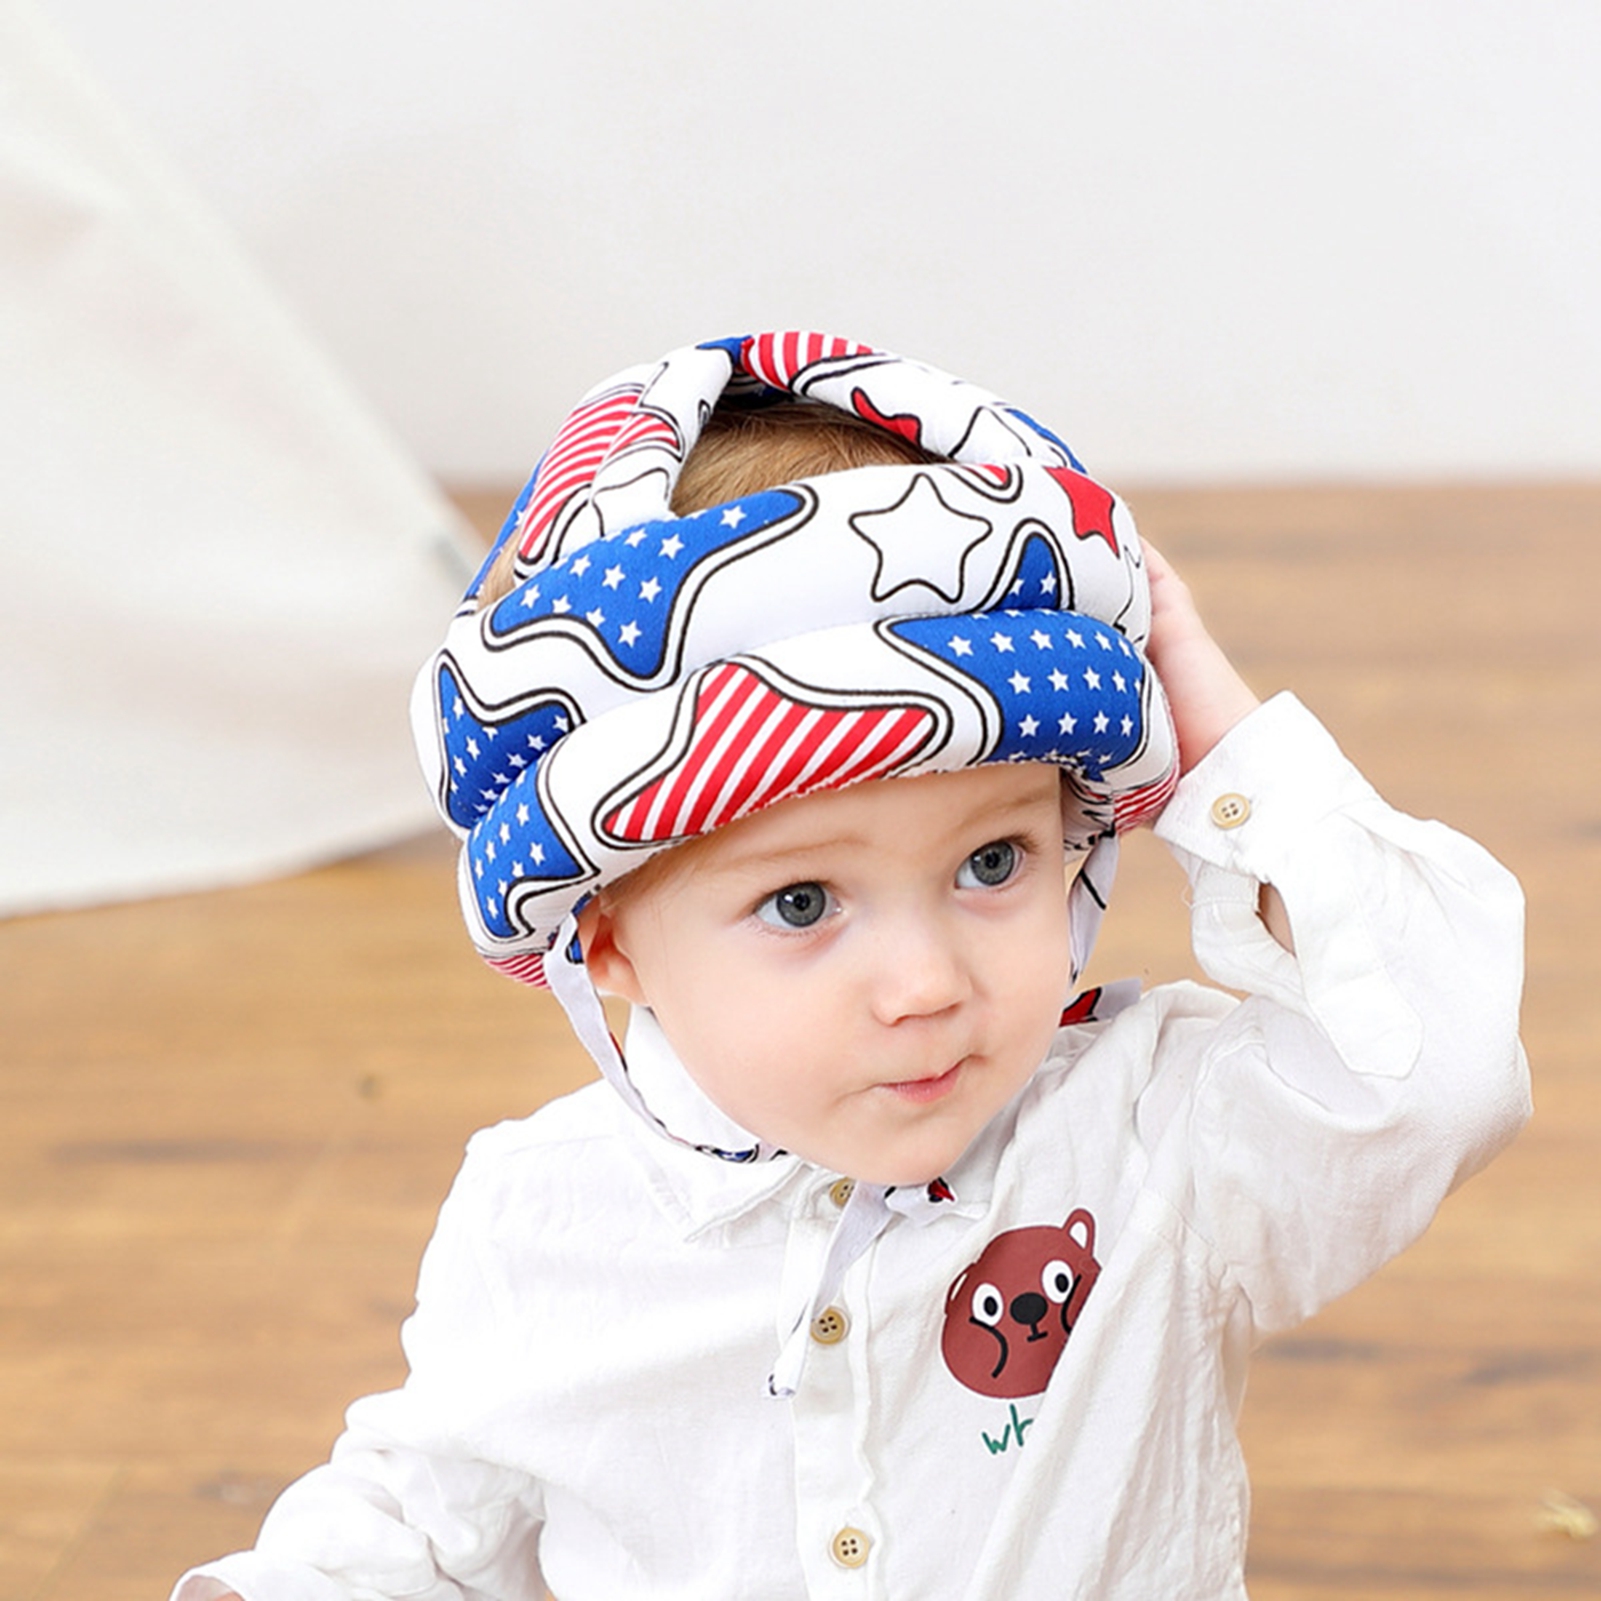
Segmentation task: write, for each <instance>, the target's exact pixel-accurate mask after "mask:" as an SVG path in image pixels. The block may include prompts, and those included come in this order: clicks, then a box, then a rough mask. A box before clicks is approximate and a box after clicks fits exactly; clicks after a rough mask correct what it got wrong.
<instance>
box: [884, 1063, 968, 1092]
mask: <svg viewBox="0 0 1601 1601" xmlns="http://www.w3.org/2000/svg"><path fill="white" fill-rule="evenodd" d="M966 1060H967V1058H966V1057H965V1056H964V1057H963V1058H962V1061H960V1062H958V1063H957V1064H956V1065H955V1066H954V1067H948V1068H946V1069H945V1071H944V1072H943V1073H935V1074H933V1075H932V1076H930V1077H928V1078H908V1079H901V1080H899V1081H898V1082H893V1083H887V1084H885V1085H883V1086H882V1087H883V1088H884V1089H886V1090H890V1091H892V1092H893V1093H894V1094H895V1095H898V1096H899V1097H900V1098H901V1099H902V1100H903V1101H916V1102H922V1101H937V1100H939V1099H940V1097H941V1096H943V1095H948V1094H949V1093H950V1092H951V1091H952V1090H953V1089H955V1088H956V1080H957V1078H958V1077H959V1076H960V1074H961V1071H962V1064H963V1063H964V1062H965V1061H966Z"/></svg>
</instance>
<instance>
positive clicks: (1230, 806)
mask: <svg viewBox="0 0 1601 1601" xmlns="http://www.w3.org/2000/svg"><path fill="white" fill-rule="evenodd" d="M1373 798H1374V790H1373V787H1372V785H1371V784H1369V783H1368V781H1367V780H1366V779H1365V778H1363V777H1362V775H1361V774H1360V773H1359V772H1358V771H1357V770H1356V769H1355V768H1354V767H1353V766H1352V765H1351V763H1350V762H1349V761H1348V760H1347V759H1346V757H1345V755H1344V753H1343V752H1342V751H1341V750H1340V747H1339V746H1338V745H1336V744H1335V742H1334V737H1333V736H1332V735H1331V734H1330V733H1329V732H1328V730H1327V729H1326V728H1324V726H1323V725H1322V724H1321V723H1320V722H1319V721H1318V720H1317V718H1315V717H1314V716H1313V715H1312V714H1311V712H1309V711H1308V710H1307V709H1306V707H1305V706H1303V705H1302V704H1301V702H1300V701H1299V700H1297V699H1296V697H1295V696H1294V695H1292V694H1289V693H1284V694H1279V695H1275V696H1274V697H1273V698H1272V699H1271V700H1269V701H1266V702H1264V703H1263V704H1262V705H1261V706H1258V707H1257V708H1256V710H1255V711H1253V712H1251V713H1250V715H1249V716H1247V717H1245V718H1243V719H1242V720H1241V721H1240V722H1238V723H1236V724H1235V726H1234V727H1233V728H1231V729H1230V730H1229V732H1228V733H1227V734H1225V735H1224V736H1223V738H1222V739H1221V740H1219V741H1218V743H1217V744H1216V745H1215V746H1214V747H1213V748H1212V750H1210V751H1209V752H1208V753H1207V755H1206V756H1205V757H1204V758H1203V759H1202V760H1201V761H1199V762H1197V763H1196V765H1195V766H1194V767H1192V768H1191V769H1190V771H1189V772H1188V773H1186V774H1185V775H1184V777H1183V778H1182V779H1181V780H1180V782H1179V786H1178V788H1177V789H1176V790H1175V791H1174V794H1173V799H1172V800H1171V801H1169V802H1168V805H1167V807H1166V809H1165V810H1164V811H1163V812H1162V815H1161V817H1160V818H1158V819H1157V823H1156V834H1157V837H1158V838H1160V839H1162V840H1164V841H1166V842H1167V844H1169V845H1171V846H1173V847H1174V849H1175V850H1177V851H1179V852H1181V853H1182V855H1183V856H1189V857H1195V858H1198V859H1199V860H1200V861H1203V862H1208V863H1210V864H1211V865H1213V866H1215V867H1221V868H1223V869H1225V870H1226V871H1228V872H1232V873H1239V874H1241V875H1243V876H1245V877H1248V878H1254V879H1256V880H1257V881H1258V882H1259V883H1264V884H1267V883H1272V881H1273V866H1274V863H1275V862H1281V861H1283V860H1284V857H1285V854H1286V853H1287V852H1289V851H1290V850H1292V849H1293V848H1294V847H1295V845H1296V843H1297V842H1298V841H1300V840H1303V839H1304V838H1305V837H1306V833H1307V831H1308V829H1310V828H1311V827H1312V826H1313V825H1314V824H1315V823H1317V822H1318V821H1319V820H1320V819H1322V818H1324V817H1327V816H1328V815H1329V814H1330V813H1331V812H1336V811H1339V810H1341V809H1342V808H1344V807H1347V806H1350V805H1352V804H1354V803H1356V802H1358V801H1364V800H1371V799H1373Z"/></svg>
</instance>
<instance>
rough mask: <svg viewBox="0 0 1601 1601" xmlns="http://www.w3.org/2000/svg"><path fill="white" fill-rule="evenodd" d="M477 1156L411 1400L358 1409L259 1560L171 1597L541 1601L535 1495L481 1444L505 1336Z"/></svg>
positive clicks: (448, 1219) (290, 1499) (418, 1315)
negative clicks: (480, 1250)
mask: <svg viewBox="0 0 1601 1601" xmlns="http://www.w3.org/2000/svg"><path fill="white" fill-rule="evenodd" d="M480 1166H481V1164H475V1163H474V1161H473V1158H472V1157H471V1155H469V1158H468V1162H467V1164H466V1166H465V1167H464V1168H463V1171H462V1173H461V1174H460V1175H459V1176H458V1178H457V1181H456V1185H455V1187H454V1189H453V1190H452V1192H451V1195H450V1197H449V1199H448V1200H447V1201H446V1203H445V1205H444V1207H443V1209H442V1210H441V1212H440V1217H439V1224H438V1227H437V1229H436V1231H435V1234H434V1238H433V1240H432V1241H431V1243H430V1244H429V1247H428V1250H427V1252H426V1254H425V1255H424V1258H423V1265H422V1270H421V1276H420V1283H419V1288H418V1296H417V1310H416V1312H415V1313H414V1314H413V1315H412V1317H411V1318H410V1319H408V1321H407V1323H406V1326H405V1330H404V1340H405V1345H406V1354H407V1358H408V1361H409V1362H410V1365H411V1372H410V1376H409V1377H408V1379H407V1382H406V1385H405V1387H404V1388H403V1389H400V1390H395V1391H391V1392H388V1393H385V1394H381V1395H372V1396H368V1397H366V1398H365V1399H364V1400H361V1401H358V1402H356V1404H355V1405H354V1406H353V1407H351V1409H350V1411H349V1413H348V1414H347V1416H346V1427H345V1432H344V1433H343V1434H342V1435H341V1436H340V1438H339V1440H338V1442H337V1443H336V1444H335V1446H334V1449H333V1453H332V1455H331V1457H330V1459H329V1461H328V1463H327V1464H326V1465H325V1466H323V1467H319V1468H316V1469H314V1470H313V1471H312V1472H311V1473H308V1474H307V1475H306V1476H305V1477H304V1478H302V1479H299V1480H297V1481H296V1482H295V1483H294V1484H292V1485H290V1486H289V1488H288V1489H287V1490H285V1491H284V1493H283V1494H282V1495H281V1496H280V1497H279V1499H278V1500H277V1502H276V1503H275V1504H274V1505H273V1507H272V1510H271V1511H270V1512H269V1513H268V1515H267V1518H266V1521H265V1522H264V1523H263V1524H262V1528H261V1533H260V1535H259V1537H258V1539H257V1542H256V1545H255V1547H254V1549H252V1550H250V1551H242V1552H236V1553H234V1554H233V1555H232V1556H228V1557H224V1558H222V1559H221V1560H220V1561H218V1562H214V1563H210V1564H208V1565H206V1566H204V1567H201V1568H196V1569H194V1570H193V1571H192V1572H190V1573H188V1574H186V1575H185V1576H184V1577H183V1579H181V1580H180V1581H179V1583H178V1586H177V1587H176V1589H175V1590H174V1592H173V1596H172V1601H213V1598H214V1597H216V1596H218V1595H220V1594H223V1593H224V1592H225V1591H227V1590H233V1591H235V1592H237V1593H238V1594H239V1595H241V1596H242V1597H244V1601H357V1598H359V1601H371V1598H374V1597H391V1596H393V1597H405V1598H406V1601H487V1598H488V1597H491V1596H493V1597H497V1598H505V1601H540V1598H542V1597H543V1596H544V1594H545V1588H544V1584H543V1581H542V1579H541V1577H540V1572H539V1564H538V1556H537V1546H538V1538H539V1530H540V1526H541V1521H542V1513H541V1504H540V1497H539V1491H538V1486H537V1485H536V1484H535V1483H534V1482H533V1481H532V1480H531V1479H530V1478H528V1477H527V1476H526V1475H525V1474H522V1473H520V1472H517V1471H515V1470H513V1469H511V1468H507V1467H502V1466H499V1465H497V1464H495V1463H494V1462H493V1461H490V1460H486V1459H485V1455H484V1452H483V1450H482V1448H481V1445H480V1444H479V1443H478V1440H477V1439H476V1438H475V1435H476V1434H477V1433H481V1431H482V1428H483V1425H484V1423H485V1419H486V1417H489V1416H490V1415H492V1411H493V1406H494V1399H493V1397H494V1393H495V1391H494V1385H493V1382H492V1381H491V1380H490V1379H489V1378H488V1375H490V1374H493V1373H495V1372H497V1371H498V1372H504V1371H505V1369H504V1362H503V1355H504V1353H502V1352H500V1351H499V1350H498V1349H497V1347H498V1346H499V1345H501V1344H503V1343H505V1342H506V1341H507V1339H508V1337H509V1335H508V1331H506V1330H505V1328H504V1326H503V1323H502V1321H501V1320H499V1319H497V1318H496V1316H495V1307H494V1299H495V1297H494V1292H493V1289H492V1287H491V1285H490V1283H489V1281H488V1278H487V1276H486V1275H485V1274H484V1273H483V1272H482V1271H481V1268H480V1264H479V1258H478V1254H477V1238H478V1236H479V1234H480V1231H481V1230H482V1229H483V1227H484V1222H485V1220H484V1216H483V1214H484V1212H485V1210H486V1208H487V1207H488V1206H489V1205H491V1204H492V1203H491V1201H490V1199H489V1197H488V1195H487V1193H486V1191H487V1190H488V1189H489V1188H491V1186H486V1184H485V1183H484V1182H483V1180H482V1174H481V1173H480V1172H479V1171H478V1168H479V1167H480Z"/></svg>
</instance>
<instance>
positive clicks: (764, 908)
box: [756, 883, 831, 928]
mask: <svg viewBox="0 0 1601 1601" xmlns="http://www.w3.org/2000/svg"><path fill="white" fill-rule="evenodd" d="M830 904H831V902H830V898H829V894H828V891H827V890H826V889H824V888H823V886H822V885H821V884H811V883H807V884H786V885H785V886H784V887H783V889H781V890H775V891H774V892H773V893H772V894H771V895H769V896H768V897H767V899H766V900H764V901H763V902H762V903H761V905H759V906H758V907H757V908H756V915H757V916H758V917H759V918H760V919H761V920H762V921H763V922H764V923H769V924H771V925H772V926H773V927H774V928H810V927H812V925H813V924H814V923H817V922H819V921H820V920H821V919H822V917H823V916H824V914H825V913H827V911H828V910H829V907H830Z"/></svg>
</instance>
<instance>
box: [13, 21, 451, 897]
mask: <svg viewBox="0 0 1601 1601" xmlns="http://www.w3.org/2000/svg"><path fill="white" fill-rule="evenodd" d="M0 436H3V437H4V439H5V459H6V472H5V474H4V476H3V478H0V915H3V914H6V913H17V912H28V911H39V910H45V909H54V908H62V907H70V906H81V905H87V904H93V903H96V902H101V901H109V900H117V899H123V898H127V897H131V896H139V895H146V894H153V893H165V892H170V891H178V890H191V889H203V888H207V887H210V886H212V885H216V884H226V883H232V882H237V881H240V880H243V879H248V878H253V877H257V876H261V875H264V874H270V873H275V872H280V871H286V870H289V869H293V868H298V867H304V866H306V865H308V864H310V863H313V862H316V861H320V860H325V859H327V858H329V857H332V856H336V855H340V854H343V853H346V852H349V851H354V850H361V849H368V848H371V847H373V846H375V845H379V844H382V843H385V842H388V841H391V840H394V839H396V838H399V837H402V836H404V835H406V834H409V833H413V832H416V831H418V830H420V829H422V828H425V827H427V826H428V825H429V824H430V822H431V821H432V815H433V814H432V808H431V807H430V806H429V805H428V802H427V799H426V797H425V796H423V795H422V794H420V793H419V787H418V784H417V775H416V768H415V763H414V758H413V756H412V752H411V746H410V740H409V737H408V730H407V727H406V725H405V722H404V720H403V718H401V717H399V716H396V717H393V718H385V717H378V718H375V717H374V716H373V712H372V708H373V707H375V706H399V705H401V704H403V700H404V696H405V694H406V692H407V689H408V687H409V685H410V682H411V679H412V676H413V674H414V673H415V670H416V664H417V662H418V661H419V660H420V659H421V658H422V657H423V656H424V655H425V654H426V653H427V652H428V650H429V649H431V648H432V646H433V644H434V642H435V637H436V635H437V632H438V620H439V618H440V617H441V616H443V615H448V613H449V611H450V609H451V607H452V606H453V605H454V603H455V599H456V596H457V595H458V594H459V592H460V588H461V585H462V583H463V582H464V577H465V575H466V574H468V573H470V571H471V566H470V564H469V561H468V558H467V555H466V544H465V541H464V539H463V536H462V532H461V527H460V524H459V521H458V519H457V518H456V515H455V513H454V512H453V511H452V509H451V508H450V507H449V505H448V504H447V503H446V502H445V501H444V500H443V499H442V498H441V497H440V496H439V494H438V493H437V492H436V491H435V490H434V488H433V487H432V486H431V485H430V484H429V483H428V482H427V481H426V480H425V479H424V477H423V476H422V474H421V473H420V472H419V471H418V469H417V468H416V467H415V466H414V465H413V464H412V463H410V462H409V461H408V460H407V458H406V456H405V454H404V452H403V451H402V450H401V448H400V447H399V446H398V445H397V443H396V442H395V441H394V440H393V439H392V438H390V437H389V435H388V434H387V432H386V431H385V430H384V429H383V428H382V427H381V426H380V424H379V423H378V422H377V421H376V419H375V418H373V417H372V416H371V415H370V414H369V413H368V412H367V410H366V409H365V408H364V406H363V404H362V403H361V401H360V400H359V399H358V398H357V397H356V396H355V395H354V394H353V393H352V392H351V391H350V389H349V388H348V387H347V386H346V384H345V383H344V381H343V380H342V379H341V377H340V376H339V375H338V373H337V372H335V370H334V369H333V367H332V366H331V365H330V363H329V362H328V361H327V360H326V358H325V357H324V356H323V355H322V354H321V353H320V352H319V351H318V350H317V349H316V347H315V346H314V345H313V343H312V341H311V340H310V338H309V337H308V336H307V334H306V333H305V332H304V330H303V329H301V328H300V327H299V326H298V325H297V324H296V323H295V321H294V319H293V318H292V317H291V315H290V314H289V313H288V312H287V310H286V309H285V308H284V306H283V305H282V304H281V303H280V302H279V300H278V299H277V298H276V296H275V295H274V294H273V292H272V291H271V290H270V289H269V288H268V287H267V285H266V284H265V283H264V282H263V281H262V280H261V278H260V277H259V276H258V275H257V274H256V272H255V271H254V270H253V269H252V267H251V266H250V264H249V263H248V262H247V261H246V260H245V259H244V258H243V256H242V255H241V254H240V252H239V251H238V249H237V248H236V247H235V245H234V244H233V243H232V241H231V240H230V239H229V238H228V237H227V236H226V234H225V232H224V231H223V230H222V229H221V228H220V227H219V226H218V224H217V223H216V222H215V221H214V220H213V219H212V218H211V217H210V216H208V215H207V213H206V211H205V209H204V207H203V206H202V205H201V204H200V203H199V202H198V201H197V200H196V199H195V197H194V196H193V195H192V194H191V193H190V192H189V190H188V189H187V187H186V186H185V184H184V183H183V181H182V180H181V179H180V178H179V177H178V176H177V175H176V174H174V173H173V172H171V171H170V170H168V168H167V167H166V165H165V163H164V162H163V161H162V159H161V157H160V156H159V155H158V154H157V153H156V152H154V151H153V150H151V149H150V148H149V146H148V145H147V144H146V143H145V141H144V140H143V139H142V138H141V137H140V135H139V134H138V133H137V132H136V131H135V130H134V129H132V128H130V127H129V126H128V125H127V124H126V122H125V121H124V120H123V118H122V117H121V116H120V115H119V113H118V112H117V110H116V108H115V107H114V106H112V105H111V104H109V103H108V102H107V100H106V99H105V97H104V95H103V94H102V92H101V91H100V89H99V88H98V86H97V85H96V84H95V83H94V81H93V80H92V79H91V78H90V77H89V76H88V75H87V74H86V73H85V72H84V71H83V69H82V68H81V67H80V66H79V65H78V63H77V62H76V61H75V60H74V59H73V57H72V56H71V54H70V52H69V51H67V50H66V49H65V47H64V46H63V45H62V44H61V43H60V41H59V40H58V39H57V38H56V36H55V35H54V33H53V32H52V30H51V29H50V27H49V25H48V24H47V23H46V21H45V19H44V18H43V17H42V16H41V15H40V14H39V12H38V11H37V10H36V9H35V8H34V7H33V6H32V5H30V4H28V3H26V0H0Z"/></svg>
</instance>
